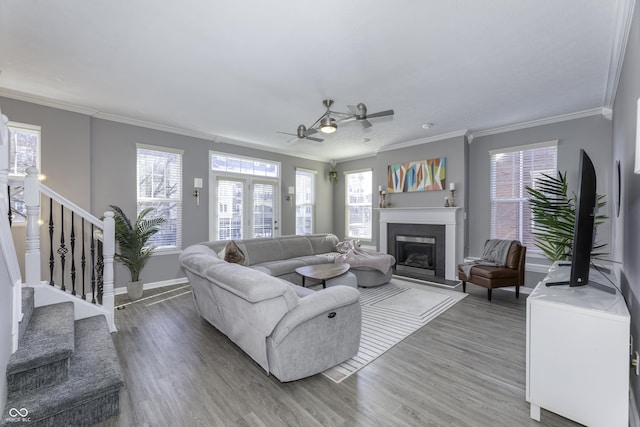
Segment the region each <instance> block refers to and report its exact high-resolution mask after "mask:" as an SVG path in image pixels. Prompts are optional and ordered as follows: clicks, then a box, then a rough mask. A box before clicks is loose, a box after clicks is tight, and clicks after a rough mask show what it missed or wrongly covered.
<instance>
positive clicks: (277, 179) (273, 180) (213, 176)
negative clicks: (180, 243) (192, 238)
mask: <svg viewBox="0 0 640 427" xmlns="http://www.w3.org/2000/svg"><path fill="white" fill-rule="evenodd" d="M215 155H217V156H224V157H233V158H236V159H244V160H249V161H253V162H262V163H272V164H274V165H276V166H277V167H278V174H277V176H265V175H253V174H244V173H241V172H226V171H219V170H214V169H212V168H211V157H212V156H215ZM207 168H208V169H209V215H208V216H209V233H208V234H209V240H212V241H213V240H218V215H217V213H218V206H217V205H216V199H217V188H218V179H219V178H223V179H225V178H226V179H232V180H239V181H247V182H248V184H249V186H251V185H253V183H254V182H262V183H268V184H274V185H275V187H276V189H278V188H282V163H281V162H278V161H275V160H268V159H260V158H257V157H249V156H242V155H237V154H232V153H225V152H222V151H215V150H209V157H208V158H207ZM247 197H249V196H248V195H247V194H245V200H244V203H248V199H247ZM274 199H275V200H274V206H277V210H276V212H277V214H276V215H274V218H273V220H274V221H277V223H276V224H275V229H274V236H278V235H280V229H281V224H282V222H281V211H282V209H281V206H280V205H281V201H280V195H279V194H278V192H276V193H275V194H274ZM252 213H253V212H251V214H252Z"/></svg>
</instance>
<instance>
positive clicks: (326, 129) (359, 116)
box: [278, 99, 394, 142]
mask: <svg viewBox="0 0 640 427" xmlns="http://www.w3.org/2000/svg"><path fill="white" fill-rule="evenodd" d="M322 105H324V106H325V108H326V109H327V111H325V113H324V114H323V115H322V116H320V117H319V118H318V120H316V121H315V122H314V123H313V124H312V125H311V126H309V127H308V128H307V127H306V126H305V125H300V126H298V132H297V133H296V134H293V133H288V132H280V131H278V133H283V134H285V135H294V136H295V137H296V138H294V139H292V140H291V141H289V142H295V141H297V140H298V139H305V138H306V139H308V140H311V141H316V142H322V141H324V140H323V139H320V138H316V137H312V136H310V135H313V134H315V133H318V132H322V133H326V134H331V133H334V132H335V131H336V130H338V123H342V122H348V121H353V120H356V121H358V122H360V123H361V124H362V126H363V127H364V128H369V127H371V122H370V121H369V120H367V119H373V118H377V117H384V116H392V115H393V114H394V113H393V110H385V111H380V112H377V113H372V114H367V106H366V105H364V103H362V102H361V103H359V104H358V105H355V106H354V105H347V107H349V110H351V113H342V112H340V111H332V110H331V106H332V105H333V100H332V99H325V100H323V101H322ZM332 115H333V116H334V117H331V116H332ZM336 117H337V118H338V119H339V120H336Z"/></svg>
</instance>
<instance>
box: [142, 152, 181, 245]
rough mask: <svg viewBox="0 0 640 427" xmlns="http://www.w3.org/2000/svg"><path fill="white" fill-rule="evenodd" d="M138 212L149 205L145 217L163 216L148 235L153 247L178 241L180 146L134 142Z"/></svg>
mask: <svg viewBox="0 0 640 427" xmlns="http://www.w3.org/2000/svg"><path fill="white" fill-rule="evenodd" d="M137 182H138V190H137V192H138V194H137V196H138V197H137V199H138V213H140V212H141V211H142V210H143V209H146V208H149V207H151V208H153V211H152V212H151V213H150V214H149V215H148V216H147V218H156V217H163V218H165V222H164V223H163V224H162V225H161V227H160V231H159V232H158V233H156V234H155V235H153V237H151V239H149V245H150V246H154V247H156V249H160V250H162V249H179V248H180V247H181V245H182V150H173V149H168V148H164V147H152V146H146V145H143V144H138V145H137Z"/></svg>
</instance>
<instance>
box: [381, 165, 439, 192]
mask: <svg viewBox="0 0 640 427" xmlns="http://www.w3.org/2000/svg"><path fill="white" fill-rule="evenodd" d="M445 172H446V158H445V157H439V158H436V159H429V160H420V161H414V162H405V163H396V164H394V165H389V167H388V173H387V191H388V192H389V193H403V192H409V191H432V190H444V188H445V184H446V182H445V178H446V174H445Z"/></svg>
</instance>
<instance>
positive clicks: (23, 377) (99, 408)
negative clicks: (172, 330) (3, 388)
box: [0, 287, 124, 427]
mask: <svg viewBox="0 0 640 427" xmlns="http://www.w3.org/2000/svg"><path fill="white" fill-rule="evenodd" d="M22 311H23V318H22V321H21V322H20V326H19V331H20V338H19V339H20V341H19V344H18V350H17V351H16V352H15V353H13V354H12V355H11V357H10V359H9V363H8V365H7V369H6V376H7V384H8V396H7V403H6V406H5V410H4V414H3V415H2V418H1V419H0V426H2V427H4V426H12V425H13V426H15V425H16V424H15V423H16V422H29V425H33V426H51V427H54V426H55V427H57V426H90V425H93V424H96V423H98V422H101V421H103V420H106V419H107V418H110V417H112V416H114V415H117V414H118V413H119V412H120V407H119V393H120V389H121V387H122V386H123V385H124V376H123V374H122V370H121V368H120V364H119V362H118V356H117V354H116V350H115V347H114V345H113V341H112V339H111V333H110V332H109V326H108V324H107V321H106V319H105V317H104V316H102V315H99V316H93V317H87V318H84V319H81V320H74V305H73V302H62V303H57V304H51V305H45V306H41V307H37V308H34V290H33V288H31V287H23V288H22Z"/></svg>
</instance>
